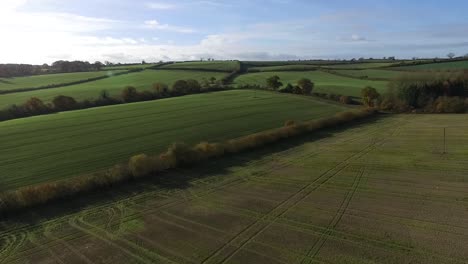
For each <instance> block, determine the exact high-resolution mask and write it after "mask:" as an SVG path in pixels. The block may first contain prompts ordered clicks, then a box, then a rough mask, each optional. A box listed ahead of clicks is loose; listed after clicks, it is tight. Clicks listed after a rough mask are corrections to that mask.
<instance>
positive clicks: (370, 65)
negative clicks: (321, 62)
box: [323, 62, 394, 69]
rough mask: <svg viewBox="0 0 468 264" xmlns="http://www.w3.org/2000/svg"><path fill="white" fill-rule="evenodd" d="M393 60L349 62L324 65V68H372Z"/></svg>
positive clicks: (389, 63)
mask: <svg viewBox="0 0 468 264" xmlns="http://www.w3.org/2000/svg"><path fill="white" fill-rule="evenodd" d="M393 64H394V63H393V62H364V63H349V64H341V65H329V66H323V68H333V69H372V68H380V67H386V66H390V65H393Z"/></svg>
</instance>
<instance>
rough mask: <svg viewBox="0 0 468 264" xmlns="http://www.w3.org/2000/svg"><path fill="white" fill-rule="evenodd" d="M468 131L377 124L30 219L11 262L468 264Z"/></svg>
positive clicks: (0, 256) (407, 122)
mask: <svg viewBox="0 0 468 264" xmlns="http://www.w3.org/2000/svg"><path fill="white" fill-rule="evenodd" d="M257 120H261V119H259V118H257ZM467 121H468V118H467V116H466V115H402V116H391V117H386V118H380V119H378V120H376V121H373V122H369V123H365V124H360V125H356V126H353V127H351V128H348V129H338V130H335V131H323V132H320V133H319V134H318V135H315V136H310V137H308V138H302V139H297V140H292V141H287V142H284V143H282V144H278V145H276V146H272V147H269V148H266V149H262V150H258V151H255V152H250V153H245V154H243V155H241V156H233V157H228V158H225V159H221V160H216V161H213V162H211V163H208V164H205V165H201V166H197V167H195V168H190V169H180V170H177V171H174V172H171V173H168V174H167V175H164V177H163V178H161V179H155V180H154V181H153V182H144V183H139V184H138V183H136V184H131V185H129V186H125V187H122V188H117V189H114V190H113V191H112V199H110V198H107V199H104V198H103V197H102V196H106V194H97V193H96V194H94V195H93V196H92V197H89V199H95V200H96V202H95V203H94V205H91V206H87V207H86V208H84V209H83V208H81V205H80V203H79V202H76V203H72V204H70V203H68V202H67V206H66V208H68V210H65V211H63V212H57V211H56V210H41V211H40V212H38V211H32V212H29V213H30V214H34V215H35V219H41V220H36V221H35V222H34V223H25V222H22V221H17V222H16V221H11V222H3V224H2V231H1V233H0V239H1V241H2V243H1V245H2V246H1V250H0V261H1V262H2V263H95V262H98V263H286V264H289V263H466V262H467V261H468V254H467V253H468V247H467V245H468V222H467V221H466V219H467V217H468V194H467V191H466V189H467V187H468V184H467V180H468V178H467V177H468V176H467V171H468V165H467V163H466V160H468V150H467V149H466V147H465V146H466V145H467V144H468V141H467V138H468V137H467V136H468V127H463V126H460V124H463V123H466V122H467ZM443 127H448V129H447V135H448V137H447V138H448V140H447V150H448V154H445V155H442V154H441V152H442V151H443V146H442V143H443V138H442V134H443V130H442V128H443ZM99 197H101V198H99ZM82 199H83V200H86V198H84V197H82ZM57 206H58V205H57ZM75 207H76V209H75ZM78 208H81V209H78ZM434 212H437V213H434Z"/></svg>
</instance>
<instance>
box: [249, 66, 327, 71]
mask: <svg viewBox="0 0 468 264" xmlns="http://www.w3.org/2000/svg"><path fill="white" fill-rule="evenodd" d="M317 68H318V66H316V65H300V64H299V65H281V66H268V67H251V68H249V72H272V71H307V70H315V69H317Z"/></svg>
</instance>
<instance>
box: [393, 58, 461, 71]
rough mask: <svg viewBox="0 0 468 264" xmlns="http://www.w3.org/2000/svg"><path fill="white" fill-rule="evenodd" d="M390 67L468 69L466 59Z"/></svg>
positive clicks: (406, 68)
mask: <svg viewBox="0 0 468 264" xmlns="http://www.w3.org/2000/svg"><path fill="white" fill-rule="evenodd" d="M392 69H398V70H414V71H417V70H463V69H466V70H468V60H465V61H452V62H439V63H430V64H421V65H413V66H402V67H396V68H392Z"/></svg>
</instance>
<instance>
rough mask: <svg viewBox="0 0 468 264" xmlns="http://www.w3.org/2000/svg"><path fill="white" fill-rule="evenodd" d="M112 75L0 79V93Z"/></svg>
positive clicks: (105, 72)
mask: <svg viewBox="0 0 468 264" xmlns="http://www.w3.org/2000/svg"><path fill="white" fill-rule="evenodd" d="M117 72H118V71H117ZM112 73H113V72H112V71H96V72H76V73H57V74H45V75H33V76H27V77H16V78H0V91H5V90H16V89H21V88H36V87H41V86H47V85H52V84H62V83H71V82H76V81H80V80H86V79H90V78H95V77H100V76H106V75H112Z"/></svg>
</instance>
